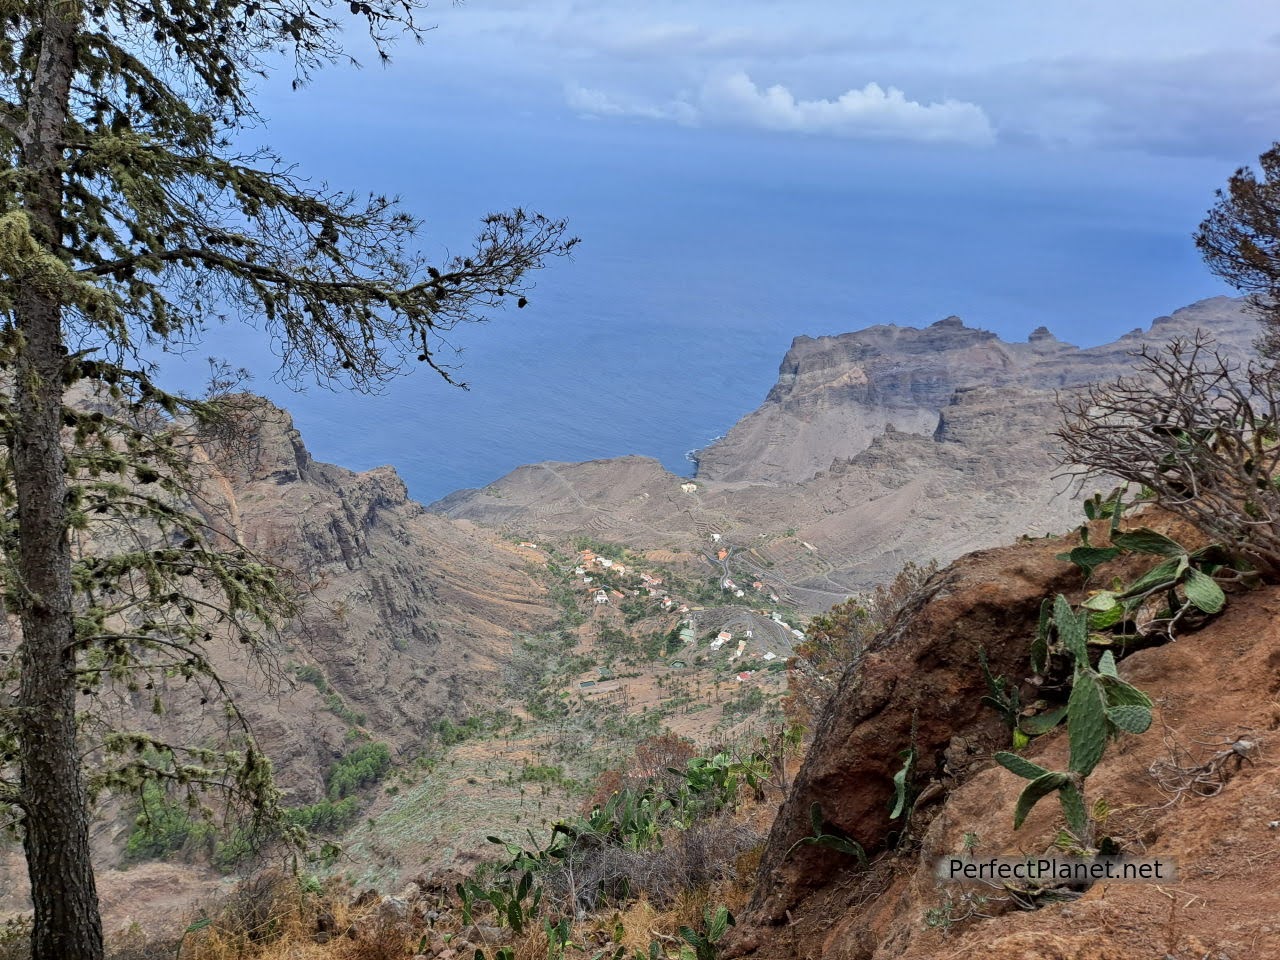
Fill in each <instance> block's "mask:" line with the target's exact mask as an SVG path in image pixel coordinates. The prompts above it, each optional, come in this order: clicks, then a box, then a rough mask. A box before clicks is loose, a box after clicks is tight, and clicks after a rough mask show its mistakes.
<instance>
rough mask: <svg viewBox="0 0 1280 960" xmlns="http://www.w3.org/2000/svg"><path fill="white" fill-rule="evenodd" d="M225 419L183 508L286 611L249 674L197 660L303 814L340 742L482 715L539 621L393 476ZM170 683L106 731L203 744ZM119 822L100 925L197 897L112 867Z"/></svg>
mask: <svg viewBox="0 0 1280 960" xmlns="http://www.w3.org/2000/svg"><path fill="white" fill-rule="evenodd" d="M242 420H243V423H242V426H243V427H244V428H245V429H244V430H243V432H242V434H241V435H239V436H237V437H236V439H235V440H234V442H227V443H218V444H215V443H209V444H206V445H205V446H203V447H200V448H197V449H196V450H195V456H196V459H197V460H204V461H205V464H206V466H207V467H208V470H207V471H205V473H206V475H207V482H206V484H205V487H204V489H203V490H202V491H201V495H200V496H199V497H197V498H195V500H194V502H195V504H196V505H197V509H199V510H200V511H201V512H202V513H203V515H204V518H205V519H206V520H207V522H208V523H209V524H210V526H212V527H214V528H216V529H218V530H220V531H222V532H223V533H225V534H227V535H228V536H230V537H231V538H233V539H234V540H236V541H239V542H240V543H242V544H243V545H244V546H245V547H247V548H249V549H250V550H253V551H254V552H256V553H258V554H260V555H261V556H263V557H264V558H266V559H268V560H270V561H272V562H273V563H274V564H276V565H277V566H279V567H281V568H283V569H284V570H287V571H290V572H291V573H292V574H293V577H294V578H295V580H296V583H297V584H298V586H299V587H300V589H301V591H302V604H301V611H300V614H299V615H298V616H297V617H295V618H294V619H293V620H291V621H289V622H287V623H285V624H283V625H282V628H281V630H280V633H279V635H278V636H276V637H275V638H274V639H273V640H272V641H271V642H270V644H269V651H268V653H269V655H268V656H267V657H266V658H265V667H266V669H262V667H263V666H264V663H262V662H259V663H257V664H254V663H250V662H248V661H247V660H246V657H245V655H244V650H243V648H241V647H240V646H239V645H237V644H228V643H221V642H219V641H218V640H217V639H216V638H215V640H214V642H213V643H212V644H211V648H210V656H211V659H212V661H213V662H214V664H215V665H216V667H217V669H218V671H219V673H220V674H221V675H222V676H223V677H224V678H225V679H226V681H227V682H228V685H229V687H230V689H231V691H232V693H233V695H234V697H235V699H236V702H237V703H238V705H239V706H240V708H241V709H242V710H243V711H244V713H245V714H246V716H247V717H248V719H249V721H250V722H251V724H252V726H253V729H254V733H255V736H256V737H257V739H258V742H259V745H260V746H261V747H262V749H263V751H264V753H265V754H266V755H267V757H268V758H270V760H271V762H272V764H273V766H274V768H275V771H276V778H277V782H278V783H279V784H280V786H281V787H282V788H283V789H284V791H285V795H286V803H288V804H290V805H303V804H308V803H313V802H315V801H316V800H319V799H321V798H323V797H324V796H325V776H326V774H327V773H328V771H329V770H330V769H331V768H332V766H333V764H334V762H335V761H336V760H337V759H338V758H339V757H341V756H342V755H343V754H344V753H346V752H347V751H349V750H350V749H351V744H352V738H353V736H367V737H369V738H371V739H373V740H377V741H380V742H383V743H386V744H387V745H388V746H389V747H390V748H391V751H392V753H393V755H394V756H396V757H397V759H398V760H401V761H406V760H408V759H411V758H412V757H413V756H415V755H417V754H418V753H420V752H421V751H422V750H423V749H424V748H425V747H426V746H427V745H428V744H429V743H430V742H431V737H432V732H433V728H434V727H435V725H436V723H437V722H438V721H440V720H441V719H442V718H445V717H448V718H451V719H453V720H455V721H457V720H460V719H462V718H463V717H465V716H468V715H471V714H473V713H484V712H488V711H491V710H492V709H493V708H494V706H495V696H496V695H497V694H498V693H499V690H500V687H501V683H502V676H501V670H502V667H503V665H504V664H505V663H506V662H507V660H508V659H509V654H510V651H511V646H512V642H513V639H514V637H515V634H516V633H517V632H522V631H527V630H530V629H533V628H535V627H539V626H542V625H545V624H546V623H548V622H550V621H551V620H553V619H554V618H555V614H554V613H553V611H552V610H551V608H550V607H549V606H548V605H547V604H546V603H544V601H543V599H542V597H543V594H544V588H543V587H542V586H541V584H540V583H539V582H538V581H537V580H536V579H535V578H534V577H533V576H532V575H531V574H530V573H529V568H528V564H529V560H530V558H529V557H528V556H527V552H522V551H520V550H518V549H517V548H515V547H514V546H512V545H511V544H509V543H506V542H504V541H502V540H501V539H499V538H497V537H495V536H494V535H493V534H491V533H488V532H486V531H484V530H481V529H479V528H476V527H474V526H473V525H471V524H468V523H458V522H454V521H451V520H447V519H445V518H443V517H440V516H436V515H433V514H429V513H427V512H426V511H425V510H424V509H423V508H422V507H421V506H420V505H419V504H417V503H415V502H414V501H412V500H410V499H409V498H408V496H407V494H406V490H405V485H404V483H403V482H402V481H401V480H400V478H399V477H398V476H397V475H396V472H395V471H394V470H393V469H392V468H390V467H379V468H377V469H374V470H369V471H367V472H364V473H354V472H352V471H349V470H344V469H342V468H340V467H336V466H331V465H329V464H323V463H318V462H316V461H315V460H313V459H312V458H311V456H310V454H309V453H308V452H307V450H306V447H305V446H304V444H303V442H302V439H301V437H300V436H299V435H298V432H297V431H296V430H295V429H294V427H293V423H292V421H291V419H290V418H289V416H288V414H286V413H285V412H284V411H282V410H280V409H278V408H276V407H274V406H272V405H271V404H269V403H267V402H266V401H261V400H254V401H252V402H251V403H250V405H249V407H248V408H247V410H246V415H245V416H244V417H243V418H242ZM215 629H216V628H215ZM169 685H170V687H171V689H169V690H168V691H167V692H166V697H165V699H166V713H165V715H164V716H163V717H160V718H156V717H152V716H151V715H150V706H151V694H150V693H145V694H144V693H143V692H137V693H134V694H128V693H124V692H122V693H121V694H120V699H119V702H118V703H115V704H113V707H114V708H115V709H117V710H118V711H119V712H120V715H121V723H122V724H125V725H127V726H130V727H136V726H144V727H145V726H151V727H159V728H160V731H161V732H163V734H164V735H165V736H166V738H167V739H169V740H171V741H172V742H178V743H184V742H185V743H188V744H190V745H195V746H198V745H204V744H206V743H208V742H210V741H211V739H212V738H214V737H216V736H217V735H218V734H219V732H220V730H221V729H222V727H223V726H224V718H223V714H222V712H221V706H220V705H219V704H218V703H216V702H215V701H212V700H211V701H210V702H209V703H208V704H207V705H201V704H200V702H199V697H198V695H196V696H193V695H192V691H191V689H190V688H189V687H186V686H184V685H183V684H182V682H181V680H180V679H174V680H172V681H171V682H170V684H169ZM130 809H131V808H130V807H129V805H128V804H122V803H120V802H112V803H109V804H108V805H107V806H106V807H105V808H104V809H103V810H102V811H101V812H100V815H99V818H98V820H97V822H96V823H95V827H94V837H93V840H94V849H95V857H96V860H97V864H98V867H99V886H100V889H102V890H103V891H104V896H105V898H106V901H107V903H108V907H109V915H110V916H112V917H114V918H119V917H121V916H132V915H134V914H133V912H132V911H133V909H134V907H133V905H132V904H131V901H133V900H134V899H137V898H142V899H143V900H145V901H146V902H149V903H164V902H167V901H166V897H169V898H171V899H172V900H173V902H174V903H179V902H182V901H183V900H184V899H185V898H186V897H187V896H190V895H191V894H192V893H193V892H195V891H198V890H208V889H209V888H210V887H211V886H212V884H213V883H214V882H215V881H214V879H213V878H211V876H210V875H209V874H208V873H207V872H204V871H202V870H200V869H198V868H196V867H193V866H187V865H181V864H148V865H145V866H142V867H133V868H131V869H129V870H124V871H122V870H119V869H115V868H116V867H117V866H118V865H119V863H120V855H121V851H122V847H123V843H124V839H125V838H126V837H127V835H128V833H129V831H130V830H131V829H132V820H131V816H130V815H129V812H130ZM148 883H149V884H150V886H148ZM25 888H26V882H25V867H24V866H23V864H22V861H21V859H20V857H19V855H18V852H17V850H16V849H15V848H14V847H13V846H12V845H10V846H9V847H8V848H7V849H4V848H0V912H4V911H8V910H22V909H24V906H25ZM166 891H167V892H166Z"/></svg>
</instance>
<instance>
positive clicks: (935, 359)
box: [698, 297, 1254, 483]
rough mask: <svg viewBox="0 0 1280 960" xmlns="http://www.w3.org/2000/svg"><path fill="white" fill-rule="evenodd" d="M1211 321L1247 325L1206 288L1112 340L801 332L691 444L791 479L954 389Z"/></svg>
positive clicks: (1224, 334)
mask: <svg viewBox="0 0 1280 960" xmlns="http://www.w3.org/2000/svg"><path fill="white" fill-rule="evenodd" d="M1197 327H1203V328H1206V329H1211V330H1213V331H1214V333H1215V335H1216V336H1218V337H1219V339H1220V340H1222V341H1223V344H1224V345H1225V346H1227V347H1229V348H1232V349H1242V348H1244V347H1247V345H1248V342H1249V340H1250V339H1251V338H1252V337H1253V336H1254V334H1253V332H1252V329H1251V328H1252V323H1251V322H1250V321H1248V320H1247V319H1246V318H1244V317H1243V315H1242V313H1241V309H1240V304H1239V302H1238V301H1235V300H1232V299H1230V298H1227V297H1218V298H1215V299H1212V300H1205V301H1202V302H1200V303H1197V304H1195V305H1193V306H1190V307H1187V308H1185V309H1183V310H1179V311H1177V312H1176V313H1174V314H1173V315H1172V316H1171V317H1161V318H1159V319H1157V320H1155V321H1154V322H1153V323H1152V325H1151V327H1150V330H1143V329H1141V328H1139V329H1137V330H1134V331H1133V332H1132V333H1130V334H1128V335H1127V336H1125V337H1121V338H1120V339H1119V340H1117V341H1115V342H1114V343H1109V344H1105V345H1103V346H1100V347H1093V348H1090V349H1087V350H1082V349H1080V348H1078V347H1074V346H1071V345H1070V344H1067V343H1063V342H1062V341H1060V340H1059V339H1058V338H1057V337H1055V336H1054V335H1053V334H1052V333H1050V332H1049V331H1048V330H1047V329H1045V328H1044V327H1040V328H1039V329H1038V330H1036V331H1035V332H1033V333H1032V334H1031V336H1030V337H1029V338H1028V340H1027V342H1025V343H1006V342H1004V341H1003V340H1001V339H1000V338H999V337H997V336H996V335H995V334H994V333H990V332H988V331H986V330H979V329H974V328H971V327H967V326H965V324H964V323H963V321H961V320H960V318H959V317H947V318H946V319H945V320H939V321H938V322H937V323H935V324H933V325H931V326H929V327H926V328H925V329H923V330H917V329H914V328H912V327H898V326H894V325H891V324H890V325H881V326H875V327H869V328H867V329H865V330H859V331H857V332H856V333H846V334H841V335H840V336H836V337H820V338H818V339H813V338H810V337H797V338H796V340H795V342H794V343H792V345H791V349H790V350H788V351H787V355H786V357H784V358H783V361H782V366H781V368H780V369H779V371H778V382H777V383H776V384H775V385H774V386H773V389H771V390H770V391H769V395H768V396H767V397H766V398H765V401H764V403H763V404H762V405H761V406H760V408H759V409H757V410H756V411H754V412H753V413H751V414H749V415H748V416H746V417H744V418H743V419H742V420H741V421H740V422H739V423H738V424H736V425H735V426H734V427H733V429H732V430H730V431H729V433H728V434H726V435H725V437H724V438H723V439H721V440H719V441H717V442H716V443H714V444H713V445H711V446H710V447H708V448H706V449H705V450H702V451H701V452H699V454H698V476H699V477H700V478H702V479H705V480H723V481H732V480H749V481H753V482H761V483H799V482H803V481H805V480H808V479H809V478H811V477H812V476H813V475H814V474H815V473H817V472H818V471H820V470H824V469H826V468H827V467H828V466H829V465H830V464H831V463H832V461H834V460H842V459H848V458H850V457H853V456H854V455H856V454H857V453H859V452H860V451H862V450H865V449H866V448H867V447H868V446H869V445H870V444H871V441H872V440H873V439H874V438H875V437H877V436H879V435H880V434H881V433H883V432H884V430H885V428H886V427H888V426H892V427H893V428H894V429H895V430H897V431H899V432H904V433H919V434H924V433H930V432H932V431H933V430H934V428H935V427H937V426H938V422H939V416H940V414H943V415H944V412H945V410H946V408H947V407H949V406H950V405H951V404H952V401H953V399H954V398H955V396H956V395H957V393H958V392H963V391H966V390H971V389H975V388H982V389H989V390H995V391H997V392H998V393H999V394H1001V395H1004V396H1007V397H1009V398H1011V400H1013V401H1014V402H1018V399H1019V398H1020V397H1021V396H1022V395H1024V394H1026V393H1032V394H1038V393H1040V392H1042V391H1045V390H1053V389H1061V388H1069V387H1072V386H1078V385H1080V384H1084V383H1088V382H1090V381H1092V380H1097V379H1100V378H1103V377H1108V376H1113V375H1114V374H1115V373H1116V372H1117V371H1119V370H1120V369H1122V368H1124V367H1125V366H1127V365H1128V360H1129V358H1128V355H1129V353H1130V352H1131V351H1133V350H1134V349H1136V348H1139V347H1140V346H1141V345H1142V344H1144V343H1150V342H1153V341H1163V340H1167V339H1169V338H1170V337H1173V336H1176V335H1180V334H1187V333H1189V332H1191V331H1193V330H1194V329H1196V328H1197Z"/></svg>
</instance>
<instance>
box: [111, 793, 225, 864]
mask: <svg viewBox="0 0 1280 960" xmlns="http://www.w3.org/2000/svg"><path fill="white" fill-rule="evenodd" d="M139 802H140V807H141V809H140V812H139V813H138V817H137V820H136V822H135V825H134V828H133V831H132V832H131V833H130V834H129V838H128V840H126V841H125V846H124V856H125V859H126V860H128V861H132V862H136V861H139V860H156V859H159V858H161V857H164V856H167V855H168V854H170V853H176V852H178V851H186V852H193V851H194V850H195V849H196V848H197V847H204V846H206V845H208V844H210V843H211V842H212V840H213V835H214V830H213V827H212V825H211V824H209V823H207V822H206V821H204V820H202V819H201V818H199V817H193V816H192V814H191V808H190V807H189V806H188V805H187V804H186V803H185V802H180V801H178V800H175V799H173V798H172V797H170V796H169V795H168V794H167V793H166V792H165V789H164V787H163V785H161V784H160V783H158V782H157V781H155V780H147V781H145V782H144V783H143V784H142V793H141V798H140V801H139Z"/></svg>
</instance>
